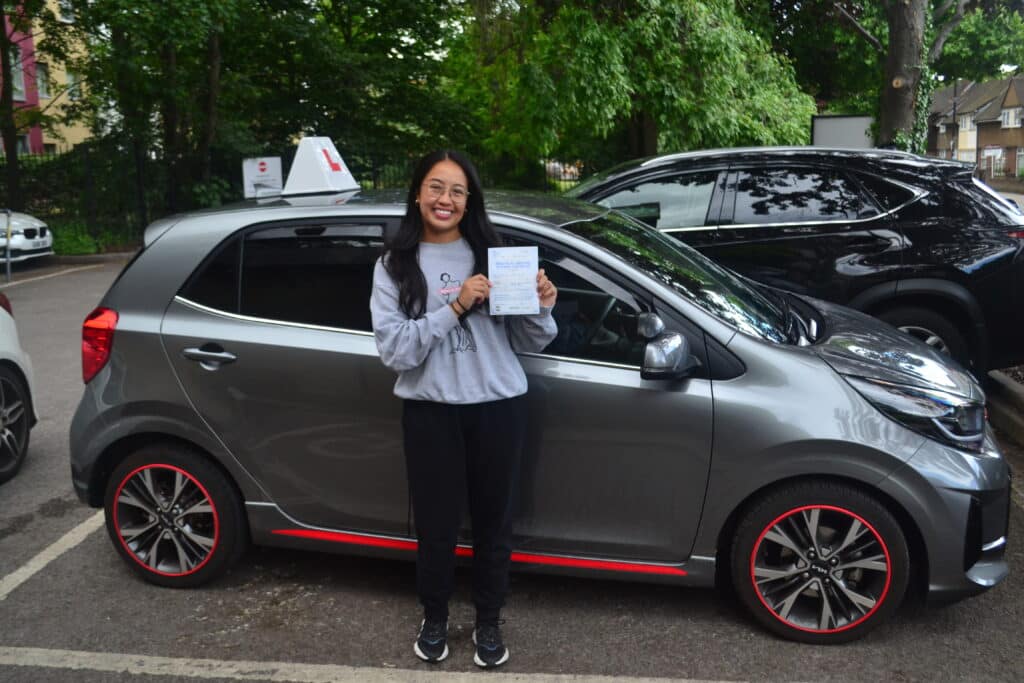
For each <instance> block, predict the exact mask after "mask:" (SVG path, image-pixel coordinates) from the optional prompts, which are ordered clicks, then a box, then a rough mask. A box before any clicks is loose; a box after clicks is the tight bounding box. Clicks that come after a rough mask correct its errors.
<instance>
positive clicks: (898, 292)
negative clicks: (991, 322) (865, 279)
mask: <svg viewBox="0 0 1024 683" xmlns="http://www.w3.org/2000/svg"><path fill="white" fill-rule="evenodd" d="M847 305H848V306H850V308H855V309H857V310H859V311H863V312H864V313H867V314H868V315H871V316H874V317H876V318H877V317H880V316H882V315H884V314H885V313H886V312H888V311H892V310H895V309H898V308H923V309H926V310H928V311H931V312H932V313H934V314H936V315H940V316H942V317H944V318H946V319H948V320H949V322H950V323H952V324H953V325H954V326H955V327H956V328H957V329H958V330H960V331H961V333H962V334H963V336H964V339H965V340H966V342H967V345H968V351H969V353H970V355H971V356H972V357H975V358H978V359H981V361H982V362H984V360H985V358H986V357H987V355H988V334H987V331H986V330H987V326H986V324H985V316H984V314H983V313H982V310H981V306H980V305H979V304H978V301H977V299H975V298H974V295H973V294H971V293H970V292H969V291H968V290H967V289H966V288H965V287H963V286H962V285H959V284H957V283H955V282H949V281H946V280H932V279H927V280H907V281H901V282H900V283H899V284H898V286H897V285H896V284H895V283H886V284H885V285H878V286H876V287H872V288H871V289H868V290H865V291H864V292H861V293H860V294H858V295H857V296H856V297H854V298H853V299H851V300H850V302H849V303H848V304H847Z"/></svg>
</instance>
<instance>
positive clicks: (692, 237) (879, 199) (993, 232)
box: [569, 147, 1024, 373]
mask: <svg viewBox="0 0 1024 683" xmlns="http://www.w3.org/2000/svg"><path fill="white" fill-rule="evenodd" d="M973 170H974V168H973V166H972V165H969V164H964V163H960V162H954V161H946V160H942V159H930V158H925V157H920V156H915V155H912V154H905V153H901V152H892V151H883V150H839V149H825V148H815V147H797V148H752V149H726V150H711V151H703V152H687V153H682V154H672V155H667V156H660V157H654V158H650V159H641V160H637V161H631V162H628V163H625V164H622V165H620V166H617V167H615V168H612V169H610V170H608V171H606V172H604V173H601V174H598V175H596V176H594V177H592V178H589V179H588V180H586V181H585V182H583V183H582V184H580V185H579V186H577V187H576V188H574V189H572V190H571V191H570V192H569V195H571V196H573V197H578V198H580V199H586V200H589V201H593V202H597V203H598V204H602V205H604V206H609V207H615V208H617V209H619V210H621V211H624V212H626V213H629V214H631V215H633V216H636V217H637V218H640V219H641V220H643V221H645V222H647V223H649V224H650V225H652V226H654V227H656V228H658V229H659V230H661V231H663V232H666V233H670V234H672V235H673V236H674V237H676V238H677V239H680V240H682V241H684V242H686V243H687V244H690V245H692V246H694V247H696V248H697V249H699V250H701V251H702V252H704V253H705V254H707V255H708V256H710V257H711V258H713V259H715V260H717V261H718V262H720V263H722V264H724V265H726V266H729V267H730V268H732V269H733V270H736V271H738V272H740V273H743V274H744V275H746V276H748V277H750V278H752V279H754V280H757V281H759V282H763V283H765V284H768V285H772V286H775V287H779V288H781V289H786V290H789V291H792V292H796V293H799V294H806V295H810V296H813V297H818V298H822V299H828V300H830V301H835V302H838V303H841V304H845V305H847V306H851V307H853V308H857V309H860V310H862V311H865V312H868V313H871V314H872V315H875V316H877V317H879V318H881V319H882V320H885V321H886V322H888V323H890V324H892V325H894V326H895V327H898V328H900V329H901V330H903V331H904V332H907V333H909V334H911V335H913V336H916V337H918V338H919V339H922V340H924V341H925V342H927V343H928V344H930V345H932V346H934V347H936V348H938V349H940V350H943V351H945V352H946V353H949V354H950V355H952V356H953V357H954V358H956V359H958V360H959V361H961V362H962V363H964V364H965V365H969V366H970V367H972V369H974V371H975V372H976V373H981V372H982V371H984V370H986V369H989V368H999V367H1006V366H1009V365H1016V364H1019V363H1022V362H1024V315H1022V313H1021V311H1022V308H1024V294H1022V291H1024V290H1022V288H1024V215H1022V214H1021V211H1020V209H1019V208H1018V207H1017V206H1016V205H1015V204H1013V203H1012V202H1009V201H1008V200H1005V199H1003V198H1002V197H1000V196H999V195H997V194H996V193H995V192H993V191H992V190H991V189H990V188H989V187H988V186H987V185H985V184H984V183H982V182H981V181H979V180H977V179H976V178H974V177H973V175H972V173H973Z"/></svg>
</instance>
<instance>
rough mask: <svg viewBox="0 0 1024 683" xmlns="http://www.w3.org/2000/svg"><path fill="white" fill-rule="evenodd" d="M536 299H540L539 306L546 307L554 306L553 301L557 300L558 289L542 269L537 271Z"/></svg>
mask: <svg viewBox="0 0 1024 683" xmlns="http://www.w3.org/2000/svg"><path fill="white" fill-rule="evenodd" d="M537 297H538V298H539V299H540V305H541V306H546V307H550V306H554V305H555V299H557V298H558V289H557V288H555V285H554V284H552V282H551V280H549V279H548V276H547V275H545V274H544V269H543V268H541V269H540V270H538V271H537Z"/></svg>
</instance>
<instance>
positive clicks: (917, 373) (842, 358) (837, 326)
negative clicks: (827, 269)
mask: <svg viewBox="0 0 1024 683" xmlns="http://www.w3.org/2000/svg"><path fill="white" fill-rule="evenodd" d="M813 306H814V307H815V308H816V309H818V311H820V312H821V313H822V315H823V316H824V318H825V330H824V331H825V334H826V336H825V337H824V338H823V339H821V340H819V341H818V342H816V343H815V345H814V347H813V348H814V350H815V352H816V353H817V354H818V355H819V356H821V358H822V360H824V361H825V362H826V363H828V364H829V365H830V366H831V367H832V368H833V369H834V370H835V371H836V372H838V373H840V374H842V375H853V376H857V377H865V378H870V379H877V380H882V381H885V382H892V383H895V384H905V385H910V386H916V387H922V388H928V389H938V390H940V391H945V392H948V393H950V394H955V395H957V396H962V397H964V398H968V399H971V400H978V401H984V394H983V392H982V391H981V387H980V386H979V385H978V383H977V382H976V381H975V379H974V378H973V377H972V376H971V375H970V373H968V372H967V371H966V370H964V369H963V368H962V367H960V366H959V365H958V364H957V363H956V361H954V360H953V359H951V358H950V357H949V356H946V355H944V354H942V353H940V352H939V351H936V350H935V349H933V348H932V347H930V346H928V345H927V344H925V343H924V342H921V341H920V340H917V339H914V338H913V337H911V336H910V335H907V334H904V333H903V332H900V331H899V330H897V329H896V328H894V327H892V326H890V325H887V324H886V323H884V322H882V321H880V320H878V319H876V318H872V317H871V316H868V315H865V314H863V313H860V312H858V311H854V310H853V309H850V308H846V307H845V306H838V305H835V304H831V303H827V302H825V301H821V300H817V299H815V300H813Z"/></svg>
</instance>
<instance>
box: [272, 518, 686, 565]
mask: <svg viewBox="0 0 1024 683" xmlns="http://www.w3.org/2000/svg"><path fill="white" fill-rule="evenodd" d="M271 533H273V534H276V535H278V536H294V537H296V538H308V539H312V540H316V541H330V542H332V543H349V544H352V545H362V546H370V547H373V548H388V549H391V550H406V551H410V552H415V551H416V541H406V540H403V539H398V538H382V537H380V536H364V535H362V534H346V533H343V532H340V531H318V530H316V529H274V530H273V531H272V532H271ZM455 554H456V555H458V556H459V557H472V556H473V549H472V548H467V547H466V546H461V545H460V546H456V547H455ZM512 561H513V562H519V563H523V564H542V565H548V566H555V567H571V568H574V569H594V570H600V571H612V572H631V573H634V574H659V575H664V576H686V571H685V570H683V569H680V568H679V567H671V566H666V565H654V564H639V563H636V562H618V561H614V560H585V559H580V558H575V557H562V556H559V555H538V554H536V553H520V552H513V553H512Z"/></svg>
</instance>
